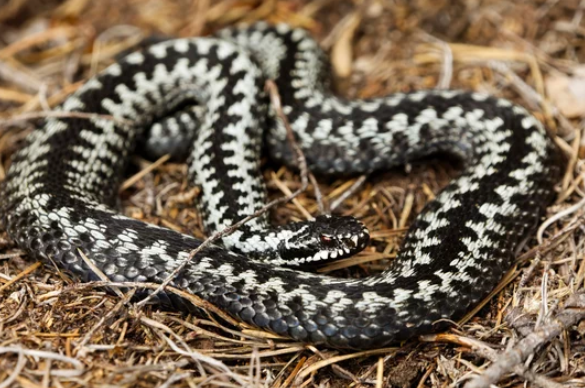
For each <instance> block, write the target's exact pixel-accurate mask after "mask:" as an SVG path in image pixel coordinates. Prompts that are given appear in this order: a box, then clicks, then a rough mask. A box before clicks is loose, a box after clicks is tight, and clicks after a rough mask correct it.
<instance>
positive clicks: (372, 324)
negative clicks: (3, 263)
mask: <svg viewBox="0 0 585 388" xmlns="http://www.w3.org/2000/svg"><path fill="white" fill-rule="evenodd" d="M327 74H328V68H327V61H326V59H325V56H324V54H323V53H322V52H321V51H320V49H319V47H318V45H317V43H316V42H315V41H314V40H312V39H311V38H310V36H309V35H308V34H307V32H305V31H303V30H299V29H292V28H290V27H288V26H285V25H279V26H268V25H266V24H256V25H253V26H249V27H242V28H232V29H226V30H222V31H220V32H219V33H218V34H217V35H216V36H215V37H209V38H193V39H178V40H172V41H167V42H163V43H158V44H156V45H153V46H151V47H150V48H147V49H145V50H143V51H141V52H138V53H134V54H131V55H129V56H128V57H126V58H125V59H123V60H121V61H119V62H118V63H115V64H113V65H112V66H110V67H109V68H107V69H105V70H104V71H103V72H102V73H100V74H99V75H97V76H96V77H94V78H92V79H90V80H88V81H87V82H86V83H85V84H84V85H83V87H81V88H80V89H79V90H78V91H77V92H76V93H75V94H73V95H72V96H70V97H69V98H68V99H67V100H66V101H65V102H64V104H63V105H62V107H61V109H62V110H63V111H64V112H85V113H96V114H98V116H95V117H93V118H91V119H86V118H79V117H67V118H48V119H46V121H45V122H44V123H43V124H42V125H41V126H40V127H39V128H38V129H37V130H36V131H34V132H33V133H32V134H30V135H29V136H28V138H27V141H26V145H25V146H24V147H23V148H22V149H21V150H20V151H18V152H17V153H16V154H15V155H14V156H13V158H12V163H11V165H10V167H9V170H8V174H7V178H6V180H5V181H4V182H3V186H2V198H3V202H2V204H1V205H0V216H1V220H2V223H3V225H4V227H5V228H6V230H7V232H8V234H9V235H10V236H11V238H13V239H14V240H15V241H16V242H17V244H18V245H19V246H20V247H22V248H23V249H25V250H27V251H28V252H29V253H30V254H31V255H32V256H34V257H37V258H40V259H47V258H50V259H51V260H52V261H53V262H55V263H57V264H58V265H59V266H60V267H62V268H65V269H67V270H70V271H71V272H73V273H75V274H77V275H78V276H79V277H80V278H82V280H84V281H88V280H92V279H96V276H95V275H94V274H93V273H92V271H91V270H90V269H89V268H88V266H87V265H86V264H85V262H84V261H83V260H82V259H81V257H80V255H79V251H82V252H83V253H84V254H85V255H86V256H87V257H88V258H89V259H90V260H91V261H92V262H93V263H94V264H95V265H96V266H97V267H98V268H99V269H100V270H102V271H103V272H104V273H105V274H106V275H107V276H108V277H109V278H110V279H112V280H114V281H139V282H140V281H147V282H161V281H163V280H164V279H165V277H167V276H168V275H169V273H171V272H172V271H173V269H174V268H176V266H177V265H179V263H180V262H181V261H182V260H184V259H185V258H187V257H188V255H189V252H190V251H191V250H192V249H194V248H196V247H197V246H198V245H199V244H200V241H199V240H197V239H195V238H193V237H190V236H187V235H182V234H180V233H177V232H175V231H171V230H168V229H165V228H160V227H156V226H153V225H149V224H146V223H143V222H141V221H138V220H134V219H131V218H128V217H125V216H123V215H121V214H119V213H118V212H117V211H115V210H113V206H112V204H114V203H115V197H116V193H117V189H118V185H119V183H120V181H121V176H120V174H121V171H123V170H124V166H125V165H126V162H127V159H128V157H129V155H130V153H131V152H133V150H134V148H135V144H136V143H137V141H138V139H139V138H140V137H141V136H143V133H144V129H143V128H145V127H147V126H149V125H152V123H153V122H154V121H156V120H157V119H158V118H159V117H161V115H164V114H165V110H167V109H168V107H169V106H170V105H173V104H174V103H175V101H177V99H180V94H181V93H182V91H185V90H189V91H190V94H191V95H192V97H193V95H194V96H195V97H194V98H195V99H196V100H197V102H198V103H199V104H200V105H201V106H202V108H203V109H202V112H203V113H202V114H201V117H200V118H199V120H200V123H199V125H198V126H199V134H198V136H197V138H196V140H195V141H194V145H193V147H192V150H191V154H190V162H189V173H190V176H191V177H192V178H191V179H192V181H193V183H194V184H195V185H199V186H201V188H202V194H201V198H200V201H201V204H202V205H201V208H202V209H203V213H204V217H205V219H206V225H207V226H208V227H209V228H210V229H216V230H219V229H221V228H222V227H224V226H227V225H229V224H231V223H232V222H234V221H236V220H237V219H239V218H241V217H242V216H244V215H247V214H249V213H251V212H252V211H254V210H256V209H258V208H259V207H261V206H262V205H263V203H262V199H263V198H264V194H263V192H264V186H263V182H262V179H261V174H260V172H259V170H258V164H259V158H260V151H261V144H262V142H261V141H262V137H263V136H265V137H266V144H267V147H266V148H267V150H268V152H269V153H270V156H271V157H272V159H274V160H277V161H282V162H283V163H288V164H294V157H293V154H292V151H291V149H290V148H289V146H288V145H287V143H286V132H285V129H284V127H283V125H282V123H280V122H278V121H277V120H274V119H272V116H271V114H270V110H269V108H268V103H267V99H266V96H265V94H264V92H263V85H264V82H265V79H267V78H271V79H274V80H275V82H276V84H277V86H278V88H279V90H280V94H281V98H282V104H283V109H284V112H285V114H287V116H288V118H289V120H290V122H291V125H292V128H293V130H294V132H295V136H296V138H297V140H298V143H299V145H300V147H301V148H302V149H303V151H304V153H305V156H306V158H307V161H308V165H309V167H310V169H311V170H312V171H314V172H316V173H322V174H340V173H341V174H348V173H350V174H351V173H367V172H372V171H376V170H380V169H385V168H389V167H392V166H395V165H399V164H402V163H406V162H409V161H413V160H416V159H419V158H421V157H424V156H426V155H429V154H433V153H436V152H447V153H450V154H453V155H455V156H457V157H460V158H461V159H462V160H463V161H464V168H463V172H462V173H461V175H460V176H459V177H458V178H457V179H455V180H453V181H452V182H451V183H450V184H449V185H448V186H447V187H446V188H445V189H444V190H443V191H442V192H441V193H440V194H439V195H438V196H437V197H436V199H435V200H433V201H432V202H431V203H429V204H428V205H427V206H426V207H425V209H424V210H423V211H422V213H421V214H419V216H418V217H417V218H416V220H415V222H414V223H413V225H412V226H411V227H410V229H409V231H408V232H407V235H406V237H405V240H404V243H403V246H402V247H401V249H400V251H399V254H398V257H397V259H396V260H395V261H394V262H393V263H392V264H391V266H390V268H389V269H387V270H386V271H384V272H383V273H381V274H378V275H374V276H370V277H367V278H363V279H341V278H335V277H331V276H326V275H319V274H315V273H310V272H303V271H298V270H295V269H291V268H285V267H279V266H275V265H274V264H273V263H271V262H266V261H262V260H256V259H253V258H250V257H248V256H247V255H246V254H245V253H242V252H240V253H234V252H231V251H230V250H228V249H226V248H223V247H218V246H211V247H209V248H206V249H203V250H202V251H201V252H200V253H199V254H198V255H197V256H196V257H195V258H194V259H193V261H192V262H191V263H189V264H188V265H187V266H186V268H185V269H184V271H182V272H181V273H180V274H179V275H178V276H177V277H176V278H175V279H174V280H173V282H172V284H173V285H174V286H176V287H179V288H182V289H184V290H187V291H189V292H191V293H193V294H195V295H198V296H200V297H202V298H204V299H205V300H208V301H210V302H212V303H213V304H215V305H217V306H218V307H220V308H221V309H223V310H225V311H227V312H228V313H230V314H231V315H233V316H234V317H236V318H238V319H241V320H243V321H245V322H247V323H249V324H251V325H254V326H257V327H260V328H263V329H267V330H270V331H272V332H275V333H278V334H281V335H285V336H289V337H291V338H294V339H296V340H300V341H306V342H312V343H318V344H326V345H328V346H332V347H339V348H372V347H381V346H384V345H387V344H389V343H392V342H395V341H398V340H403V339H407V338H410V337H412V336H414V335H418V334H424V333H429V332H432V331H436V330H439V329H441V328H443V327H444V326H443V324H441V323H437V321H439V322H440V321H441V320H443V321H444V320H446V319H453V318H456V317H458V316H461V315H462V314H464V313H465V312H466V311H467V310H468V309H469V308H470V307H471V306H473V305H474V304H475V303H477V302H478V301H479V300H480V299H481V298H482V297H484V296H485V295H486V294H487V293H488V292H490V291H491V290H492V289H493V287H494V286H495V285H496V284H497V283H498V281H499V280H500V279H501V277H502V275H503V274H504V273H505V271H506V270H507V269H508V268H509V267H510V266H511V264H512V262H513V259H514V254H515V250H516V249H517V247H518V245H519V244H520V243H521V242H522V241H523V240H524V239H526V238H527V237H528V236H529V233H530V232H531V231H532V230H533V228H534V226H535V225H536V223H537V222H538V220H539V218H540V217H541V216H542V215H543V214H544V211H545V209H546V206H547V204H548V203H549V202H550V201H551V200H552V198H553V195H554V191H553V186H554V183H555V182H556V181H557V180H558V179H559V174H560V167H559V163H560V157H559V152H558V151H557V150H556V148H555V146H554V144H553V142H552V140H551V139H550V138H549V136H548V135H547V133H546V131H545V129H544V128H543V126H542V125H541V123H540V122H539V121H538V120H536V119H535V118H534V117H533V116H532V115H530V114H529V113H528V112H527V111H526V110H525V109H523V108H521V107H518V106H516V105H513V104H512V103H510V102H508V101H506V100H503V99H497V98H494V97H490V96H487V95H484V94H479V93H470V92H464V91H451V90H429V91H417V92H412V93H399V94H393V95H390V96H387V97H383V98H376V99H369V100H346V99H343V98H340V97H337V96H334V95H333V94H331V93H330V92H329V88H328V86H329V85H328V84H329V81H328V78H327ZM193 91H194V92H193ZM100 115H101V116H100ZM103 115H108V116H112V117H113V118H114V120H112V119H110V118H107V117H103ZM129 122H131V123H132V124H128V123H129ZM223 179H227V181H225V180H223ZM256 222H260V221H252V223H251V224H248V225H246V228H247V229H243V230H240V231H238V232H236V234H235V237H233V239H236V240H237V239H241V238H243V235H244V234H246V233H253V232H254V230H255V229H261V226H257V225H256V224H255V223H256ZM260 240H261V239H260V238H257V242H258V243H259V244H260V243H261V241H260ZM224 243H225V241H224ZM226 245H229V241H228V244H226ZM157 301H159V302H160V303H162V304H165V305H170V306H171V307H173V308H176V309H180V310H191V309H192V306H191V305H190V304H189V303H188V302H186V301H184V300H182V299H180V298H179V297H177V296H175V295H172V294H166V293H161V294H159V295H158V296H157Z"/></svg>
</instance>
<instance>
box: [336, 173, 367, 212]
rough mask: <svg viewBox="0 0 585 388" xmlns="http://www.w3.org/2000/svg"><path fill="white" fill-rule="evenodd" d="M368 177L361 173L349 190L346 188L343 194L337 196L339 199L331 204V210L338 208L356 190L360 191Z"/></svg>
mask: <svg viewBox="0 0 585 388" xmlns="http://www.w3.org/2000/svg"><path fill="white" fill-rule="evenodd" d="M366 179H368V176H367V175H360V176H359V177H358V178H357V179H356V181H355V182H353V184H352V185H351V186H350V187H349V188H348V189H347V190H345V191H344V192H343V193H341V195H340V196H339V197H337V199H335V201H332V202H331V206H329V210H330V211H333V210H335V209H337V207H338V206H339V205H341V204H342V203H343V201H345V200H346V199H347V198H349V197H351V196H352V195H353V194H354V193H355V192H356V191H358V189H359V188H360V187H361V186H362V185H363V184H364V182H365V181H366Z"/></svg>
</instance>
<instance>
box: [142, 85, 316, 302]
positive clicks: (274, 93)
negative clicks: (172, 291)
mask: <svg viewBox="0 0 585 388" xmlns="http://www.w3.org/2000/svg"><path fill="white" fill-rule="evenodd" d="M266 89H267V90H268V93H269V95H270V101H271V102H272V107H273V109H274V111H275V113H276V115H277V116H278V118H280V120H282V123H283V124H284V127H285V129H286V135H287V140H288V142H289V146H290V147H291V148H292V149H293V151H294V152H295V153H296V155H297V164H298V168H299V171H300V175H301V187H300V188H299V189H298V190H296V191H295V192H294V193H292V194H291V195H288V196H286V197H281V198H277V199H275V200H273V201H271V202H269V203H268V204H266V205H265V206H263V207H262V208H260V209H258V210H257V211H255V212H254V213H252V214H250V215H249V216H247V217H245V218H243V219H241V220H240V221H238V222H236V223H235V224H232V225H231V226H228V227H227V228H225V229H223V230H220V231H218V232H215V233H214V234H213V235H211V236H210V237H208V238H207V239H206V240H205V241H203V242H202V243H201V245H199V246H198V247H197V248H195V249H194V250H192V251H191V252H190V254H189V257H187V258H186V259H185V260H183V262H182V263H181V264H180V265H178V266H177V268H175V270H174V271H173V272H171V274H170V275H169V276H167V278H166V279H165V280H164V281H163V282H162V283H161V284H160V286H159V287H158V288H157V289H156V290H155V291H154V292H153V293H151V294H150V295H148V296H147V297H146V298H144V299H143V300H141V301H140V302H138V303H137V306H139V307H140V306H144V305H146V304H147V303H148V302H150V301H151V300H152V298H154V297H155V296H156V295H157V294H158V293H159V292H161V291H162V290H164V288H165V287H166V286H167V285H168V284H169V283H170V282H171V281H172V280H173V279H174V278H175V276H177V274H179V273H180V272H181V271H182V270H183V269H184V268H185V267H186V266H187V265H188V264H189V263H190V262H191V261H192V260H193V258H194V257H195V256H196V255H197V254H198V253H199V252H201V251H202V250H203V249H204V248H206V247H208V246H209V245H210V244H212V243H213V242H214V241H217V240H219V239H221V238H223V237H224V236H228V235H230V234H231V233H233V232H234V231H236V230H237V229H238V228H240V227H241V226H242V225H244V224H245V223H247V222H249V221H250V220H252V219H254V218H257V217H259V216H261V215H262V214H264V213H266V212H267V211H269V210H270V209H272V208H273V207H274V206H276V205H279V204H281V203H285V202H288V201H290V200H292V199H293V198H296V197H297V196H298V195H299V194H301V193H302V192H304V191H305V190H307V187H308V185H309V178H308V175H309V173H308V170H307V160H306V159H305V155H304V154H303V152H302V150H301V149H300V148H299V146H298V145H297V142H296V141H295V137H294V134H293V131H292V128H291V126H290V123H289V122H288V119H287V117H286V115H285V114H284V112H283V110H282V105H281V103H280V97H279V94H278V88H277V87H276V84H275V83H274V82H272V81H270V80H268V81H266Z"/></svg>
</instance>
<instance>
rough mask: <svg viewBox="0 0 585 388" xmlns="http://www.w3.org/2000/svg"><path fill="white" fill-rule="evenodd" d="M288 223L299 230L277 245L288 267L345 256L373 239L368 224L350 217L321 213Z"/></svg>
mask: <svg viewBox="0 0 585 388" xmlns="http://www.w3.org/2000/svg"><path fill="white" fill-rule="evenodd" d="M293 225H294V226H293ZM288 226H289V227H293V228H295V229H296V231H294V232H292V233H291V235H290V236H289V237H288V238H287V239H285V240H283V241H281V243H280V244H279V246H278V250H279V254H280V257H281V258H282V259H283V261H284V265H287V266H303V265H314V264H321V263H325V262H328V261H332V260H339V259H343V258H346V257H349V256H352V255H354V254H356V253H358V252H360V251H361V250H362V249H364V248H365V247H366V245H367V244H368V242H369V240H370V232H369V231H368V229H367V228H366V227H365V225H364V224H362V223H361V222H360V221H359V220H357V219H356V218H354V217H350V216H330V215H322V216H318V217H316V218H315V219H314V220H310V221H303V222H297V223H295V224H289V225H288Z"/></svg>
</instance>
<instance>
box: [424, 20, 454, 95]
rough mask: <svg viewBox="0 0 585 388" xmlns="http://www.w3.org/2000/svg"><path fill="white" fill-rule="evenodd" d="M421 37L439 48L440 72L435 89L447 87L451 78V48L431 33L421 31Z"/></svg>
mask: <svg viewBox="0 0 585 388" xmlns="http://www.w3.org/2000/svg"><path fill="white" fill-rule="evenodd" d="M422 35H423V38H424V39H425V40H426V41H428V42H433V43H435V44H437V45H438V46H439V47H440V49H441V54H442V55H441V73H440V74H439V80H438V81H437V86H436V88H437V89H448V88H449V87H450V86H451V80H452V79H453V50H451V46H449V44H448V43H447V42H445V41H444V40H441V39H439V38H436V37H434V36H432V35H431V34H428V33H426V32H424V31H423V32H422Z"/></svg>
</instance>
